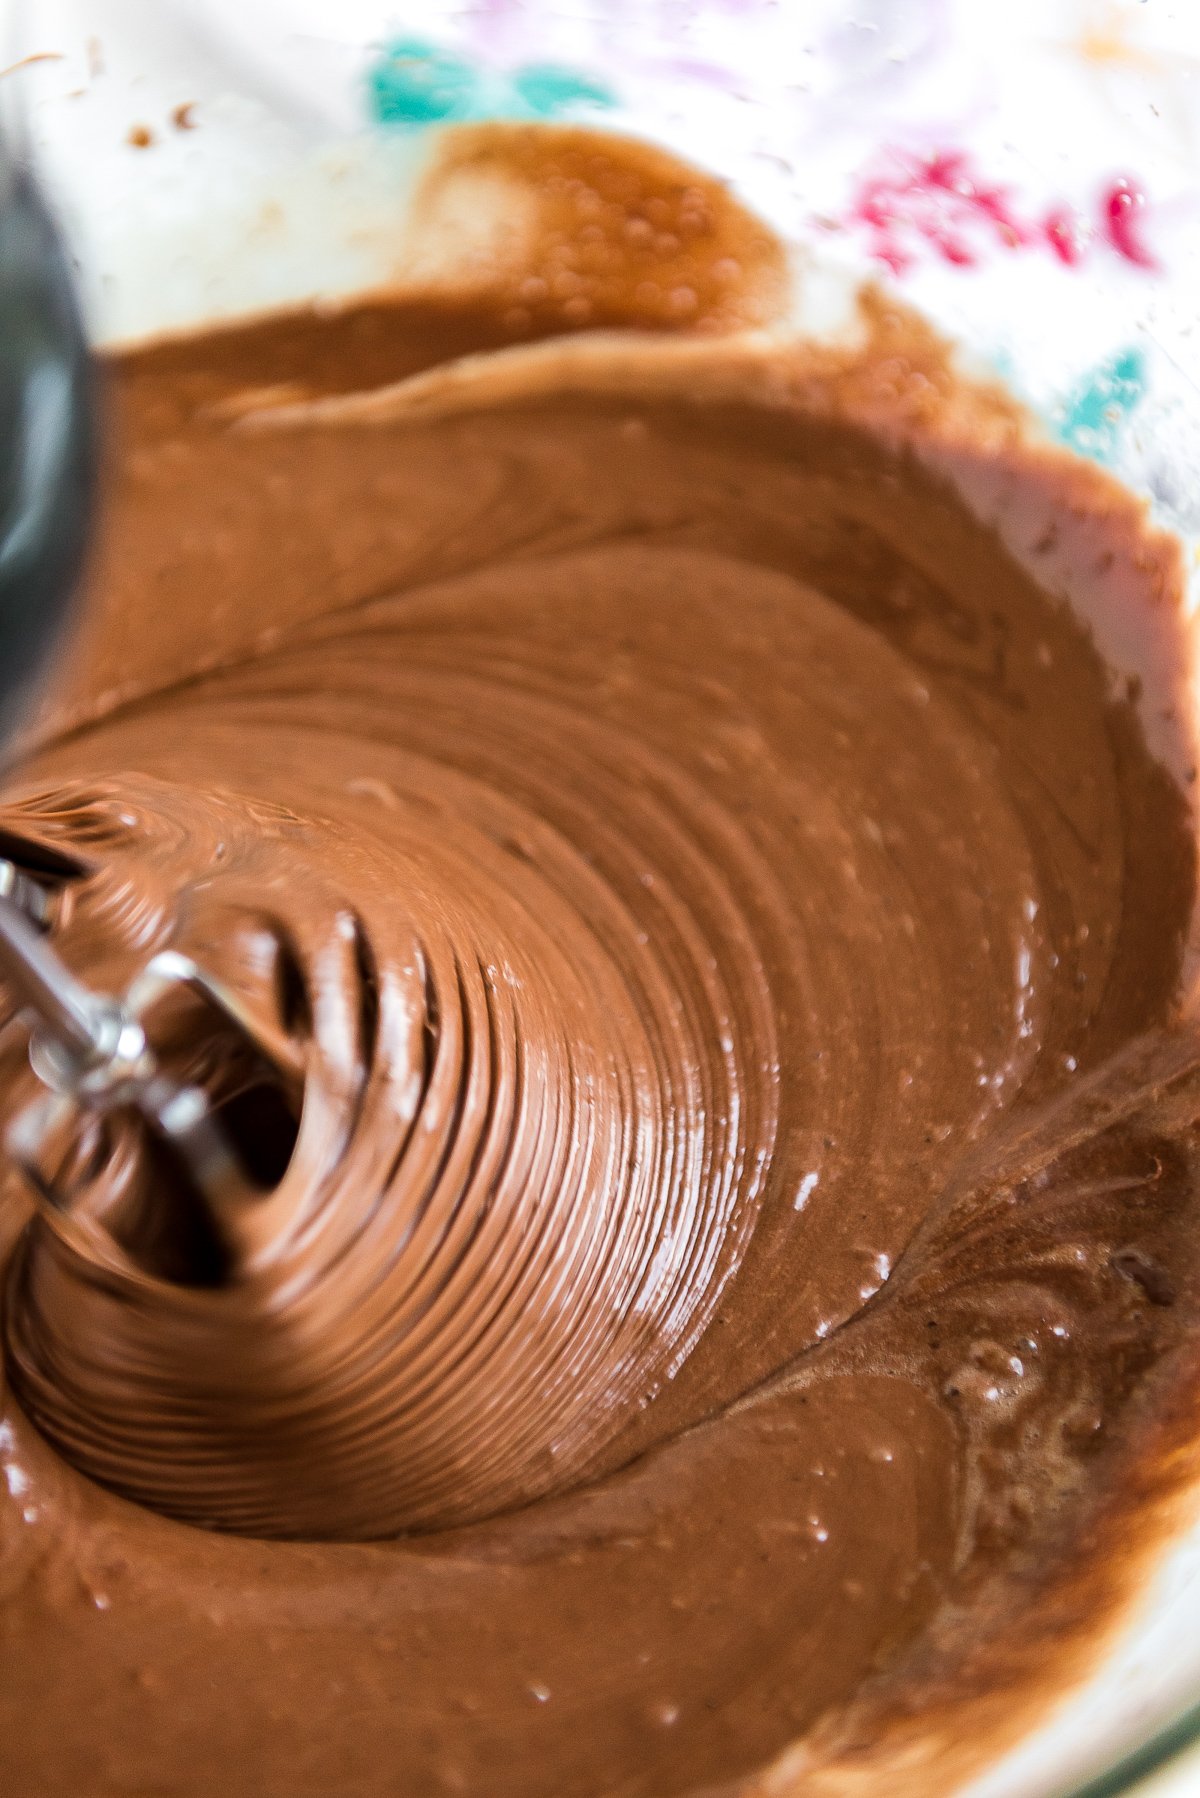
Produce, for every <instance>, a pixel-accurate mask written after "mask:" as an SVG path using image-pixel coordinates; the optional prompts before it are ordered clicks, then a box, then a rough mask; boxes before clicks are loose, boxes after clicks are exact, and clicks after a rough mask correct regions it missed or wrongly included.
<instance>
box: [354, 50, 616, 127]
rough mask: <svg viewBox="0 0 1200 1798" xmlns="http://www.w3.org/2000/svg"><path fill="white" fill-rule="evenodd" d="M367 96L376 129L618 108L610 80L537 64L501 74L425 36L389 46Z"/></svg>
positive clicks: (371, 74)
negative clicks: (382, 126) (384, 126)
mask: <svg viewBox="0 0 1200 1798" xmlns="http://www.w3.org/2000/svg"><path fill="white" fill-rule="evenodd" d="M366 95H367V110H368V114H369V116H370V118H371V120H372V121H373V122H374V123H375V124H377V125H387V126H408V127H419V126H423V125H437V124H451V123H454V122H456V121H457V122H463V121H467V120H472V119H557V118H562V117H564V116H567V115H571V114H574V113H576V112H578V111H581V110H582V111H584V112H589V111H594V110H596V109H597V108H599V109H601V110H608V109H610V108H612V107H614V106H616V105H617V103H618V102H617V96H616V94H615V93H614V92H613V90H612V88H611V87H610V86H609V85H608V83H607V82H604V81H601V80H600V79H599V78H598V77H597V76H594V75H590V74H588V73H586V72H585V71H583V70H580V69H575V68H571V67H569V66H567V65H565V64H560V63H533V62H531V63H524V64H522V65H520V66H519V67H517V68H515V69H512V70H504V69H498V68H494V67H490V66H489V65H488V64H486V63H484V62H482V61H477V60H475V59H472V58H468V57H466V56H461V55H458V54H457V53H456V52H455V51H453V50H448V49H446V48H445V46H443V45H441V44H435V43H433V42H431V41H430V40H428V39H426V38H420V37H400V38H394V39H392V40H391V41H390V42H389V43H387V44H385V45H384V46H383V48H382V49H381V50H380V51H379V53H378V55H377V56H376V58H375V60H374V61H373V62H372V64H371V66H370V67H369V69H368V71H367V77H366Z"/></svg>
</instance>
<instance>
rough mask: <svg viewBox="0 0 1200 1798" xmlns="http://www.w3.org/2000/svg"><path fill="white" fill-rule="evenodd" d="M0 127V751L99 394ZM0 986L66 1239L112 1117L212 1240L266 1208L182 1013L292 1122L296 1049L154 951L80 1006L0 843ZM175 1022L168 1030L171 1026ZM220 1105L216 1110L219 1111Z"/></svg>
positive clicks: (196, 969)
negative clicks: (268, 1085) (182, 1007)
mask: <svg viewBox="0 0 1200 1798" xmlns="http://www.w3.org/2000/svg"><path fill="white" fill-rule="evenodd" d="M20 136H21V132H20V126H19V121H13V120H11V119H10V120H8V121H7V122H6V121H5V120H3V119H0V648H2V650H3V659H2V661H0V736H2V738H3V741H4V742H6V743H7V742H9V741H10V740H11V738H12V735H13V730H14V727H15V726H16V725H17V724H18V723H19V722H20V719H21V716H22V713H23V712H24V710H25V708H26V706H27V703H28V700H29V696H30V692H31V689H32V688H33V686H34V684H35V683H36V680H37V677H38V675H39V674H40V673H41V672H42V670H43V669H44V667H45V664H46V661H47V659H48V657H49V656H50V655H51V654H52V652H53V649H54V647H55V644H56V643H57V642H58V641H59V639H60V637H61V634H62V631H63V628H64V626H65V624H66V622H67V620H68V618H69V614H70V610H71V596H72V592H73V588H74V585H75V581H76V577H77V575H78V572H79V568H80V564H81V560H82V556H83V550H84V544H85V538H86V531H87V519H88V514H89V510H90V502H91V497H92V491H93V486H94V463H95V446H94V428H93V412H94V405H93V380H92V376H91V372H90V369H89V364H88V356H87V349H86V345H85V342H84V337H83V332H82V329H81V324H80V318H79V312H78V309H77V306H76V302H75V298H74V295H73V292H72V288H71V282H70V279H69V275H68V268H67V260H66V256H65V254H64V250H63V246H62V244H61V242H60V240H59V237H58V235H57V233H56V231H55V229H54V226H53V224H52V222H51V219H50V217H49V214H48V212H47V210H46V208H45V206H44V204H43V202H42V200H41V197H40V195H39V193H38V190H37V187H36V185H35V183H34V180H33V178H32V176H31V174H30V172H29V169H28V167H27V165H26V160H25V158H24V156H23V155H20V154H18V153H17V150H16V149H15V148H14V145H16V144H17V142H18V140H19V138H20ZM0 851H2V853H0V977H2V978H3V981H4V983H5V985H6V986H7V988H8V992H9V995H10V997H11V999H12V1001H13V1003H14V1005H15V1007H16V1009H17V1011H18V1013H19V1015H20V1016H21V1018H22V1019H23V1021H24V1022H25V1024H26V1025H27V1027H28V1029H29V1048H30V1061H31V1063H32V1066H33V1069H34V1071H35V1073H36V1074H37V1075H38V1077H39V1079H40V1081H41V1082H42V1084H43V1086H44V1087H45V1088H46V1089H47V1090H46V1092H45V1093H44V1094H43V1095H42V1096H41V1097H39V1098H38V1099H37V1100H35V1101H34V1102H33V1103H32V1104H31V1105H30V1106H28V1107H27V1108H26V1109H25V1110H24V1111H23V1112H22V1113H21V1114H20V1115H19V1116H18V1117H17V1119H16V1121H15V1123H14V1124H13V1125H12V1126H11V1128H10V1131H9V1135H8V1147H9V1150H10V1152H11V1153H12V1155H13V1156H14V1158H15V1160H16V1161H17V1163H18V1165H19V1166H20V1167H21V1168H22V1169H23V1170H24V1172H25V1174H26V1176H27V1177H28V1179H29V1180H30V1182H31V1185H32V1187H33V1190H34V1192H35V1194H36V1196H37V1198H38V1199H39V1201H40V1203H41V1205H42V1207H43V1209H44V1211H45V1213H46V1215H47V1217H48V1218H49V1220H50V1221H51V1222H52V1224H53V1225H54V1227H55V1228H56V1229H58V1230H59V1231H60V1232H67V1233H71V1232H73V1231H74V1228H75V1226H74V1222H73V1218H72V1203H71V1180H70V1173H69V1168H70V1165H71V1160H72V1157H73V1156H75V1157H76V1159H77V1155H78V1148H79V1141H80V1138H81V1136H86V1135H87V1134H88V1128H89V1126H94V1125H95V1124H96V1122H97V1121H98V1120H102V1119H103V1118H105V1117H106V1116H108V1115H110V1114H113V1113H120V1114H122V1115H123V1116H124V1117H126V1118H132V1119H133V1120H135V1122H136V1124H137V1126H138V1127H139V1128H140V1129H142V1130H143V1131H145V1132H146V1133H148V1136H149V1137H150V1138H152V1139H153V1141H154V1144H155V1145H156V1147H157V1149H158V1151H159V1157H158V1158H159V1160H160V1161H163V1163H164V1165H166V1166H169V1167H170V1168H171V1169H172V1170H173V1171H174V1173H175V1174H176V1176H177V1177H178V1179H179V1180H180V1181H181V1182H182V1183H184V1184H185V1185H186V1186H187V1187H188V1188H189V1190H190V1193H191V1196H192V1198H193V1199H195V1198H198V1199H199V1200H200V1201H201V1202H202V1203H203V1204H204V1206H205V1207H206V1208H207V1210H208V1212H209V1214H210V1219H211V1222H212V1224H213V1225H214V1227H215V1229H216V1231H217V1234H218V1236H228V1235H231V1234H233V1235H236V1231H237V1214H238V1211H239V1208H240V1207H243V1206H244V1205H245V1204H246V1203H248V1202H250V1201H252V1200H253V1198H254V1197H255V1196H256V1194H257V1193H258V1192H259V1191H260V1190H261V1188H262V1183H263V1179H264V1170H263V1168H262V1166H261V1156H260V1154H259V1153H258V1148H257V1145H256V1143H255V1141H254V1139H253V1135H252V1134H251V1135H247V1133H246V1132H245V1131H244V1130H241V1131H239V1129H238V1128H237V1127H236V1123H235V1118H236V1112H235V1111H234V1110H232V1109H231V1108H230V1107H229V1105H228V1104H227V1103H225V1104H223V1105H222V1106H220V1107H218V1106H217V1105H216V1104H215V1103H214V1100H213V1098H212V1097H211V1095H210V1093H209V1092H208V1091H207V1090H206V1089H205V1088H204V1087H203V1086H201V1085H199V1084H197V1083H195V1082H194V1081H193V1080H190V1079H188V1078H187V1077H186V1075H184V1074H181V1073H179V1072H178V1071H175V1070H173V1062H174V1061H175V1060H176V1059H177V1058H176V1056H175V1053H174V1045H175V1042H176V1040H177V1036H178V1030H177V1020H178V1012H179V1005H178V1000H179V998H180V996H182V995H186V999H187V1003H188V1005H189V1006H190V1007H191V1016H192V1018H193V1023H195V1020H196V1017H197V1011H196V1008H197V1007H199V1015H200V1016H201V1017H202V1024H201V1026H200V1027H201V1028H203V1029H204V1030H206V1031H208V1032H212V1033H215V1040H219V1041H221V1042H222V1043H223V1044H224V1045H225V1046H226V1048H227V1050H228V1052H229V1053H230V1055H231V1056H233V1057H234V1058H235V1059H236V1060H238V1061H239V1063H240V1065H241V1066H242V1067H243V1069H245V1070H249V1073H248V1075H247V1077H250V1078H253V1079H254V1080H258V1081H262V1080H264V1079H265V1080H270V1081H272V1082H274V1083H276V1084H277V1086H278V1088H279V1090H280V1091H281V1092H283V1093H285V1094H286V1097H287V1103H288V1105H289V1107H290V1108H291V1109H293V1110H295V1109H296V1108H297V1107H298V1103H299V1095H300V1090H301V1087H302V1083H303V1067H302V1065H301V1062H300V1060H299V1059H298V1053H297V1050H296V1048H295V1047H294V1045H293V1044H292V1043H291V1042H290V1041H289V1040H288V1039H287V1037H286V1036H285V1035H284V1034H283V1033H282V1032H279V1031H277V1030H275V1029H273V1028H272V1026H271V1024H270V1022H269V1021H267V1020H265V1019H263V1018H260V1017H258V1016H256V1015H255V1013H254V1011H253V1009H252V1008H251V1007H248V1006H247V1005H246V1004H245V1003H244V1002H243V1001H242V1000H241V999H239V997H238V996H237V995H236V994H234V993H233V992H231V991H230V990H229V989H228V988H226V987H225V986H224V985H223V984H222V983H221V982H219V981H218V980H216V979H215V978H213V977H212V976H211V975H210V974H208V973H207V972H206V971H205V970H204V969H203V968H201V967H200V966H198V965H197V964H196V962H195V961H193V960H192V959H191V958H190V957H188V956H186V955H183V954H181V953H179V952H178V951H177V950H173V949H166V950H163V951H160V952H159V953H158V954H157V955H155V956H154V957H153V958H152V959H151V960H150V962H149V963H148V965H147V966H146V967H145V968H144V969H143V970H142V971H141V973H140V974H139V975H138V976H137V977H136V978H135V979H134V981H133V982H132V984H131V985H130V987H129V988H128V990H127V991H126V992H125V993H123V994H122V995H120V996H119V997H118V996H114V995H109V994H104V993H98V992H94V991H92V990H90V989H89V988H88V987H87V986H85V985H84V984H83V983H82V982H81V981H80V980H79V978H78V977H77V976H76V975H75V974H74V973H72V971H71V970H70V969H69V968H68V967H67V966H66V964H65V963H64V961H63V959H62V958H61V956H60V955H59V954H58V953H57V951H56V950H55V948H54V947H53V945H52V940H51V939H52V936H53V920H54V903H53V889H54V886H55V883H56V874H57V873H59V872H60V870H58V869H57V868H56V866H55V860H54V857H53V856H50V857H49V858H48V856H47V852H46V849H45V847H44V846H42V845H38V844H35V843H25V842H23V841H21V840H19V839H18V838H16V837H13V836H12V835H11V834H9V835H7V836H6V838H5V840H4V842H3V843H0ZM171 1019H174V1020H175V1025H172V1024H171V1023H170V1022H169V1020H171ZM227 1097H228V1095H226V1098H227Z"/></svg>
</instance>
